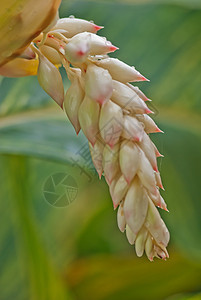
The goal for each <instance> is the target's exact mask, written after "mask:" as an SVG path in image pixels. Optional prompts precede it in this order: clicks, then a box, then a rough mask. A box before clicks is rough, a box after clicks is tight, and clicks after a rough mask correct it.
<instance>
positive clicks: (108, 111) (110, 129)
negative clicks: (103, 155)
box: [99, 100, 123, 148]
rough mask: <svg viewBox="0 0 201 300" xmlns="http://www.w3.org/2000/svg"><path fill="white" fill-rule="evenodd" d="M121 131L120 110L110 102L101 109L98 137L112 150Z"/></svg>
mask: <svg viewBox="0 0 201 300" xmlns="http://www.w3.org/2000/svg"><path fill="white" fill-rule="evenodd" d="M122 129H123V113H122V110H121V108H120V107H119V106H118V105H116V104H115V103H113V102H112V101H111V100H109V101H107V102H106V103H104V104H103V105H102V107H101V112H100V119H99V130H100V135H101V137H102V138H103V140H104V141H105V143H107V144H108V145H110V147H111V148H113V146H114V145H116V144H117V143H118V141H119V138H120V136H121V133H122Z"/></svg>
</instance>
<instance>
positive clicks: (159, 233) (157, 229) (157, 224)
mask: <svg viewBox="0 0 201 300" xmlns="http://www.w3.org/2000/svg"><path fill="white" fill-rule="evenodd" d="M145 226H146V228H147V229H148V230H149V232H150V233H151V235H152V236H153V238H154V240H155V242H156V244H158V245H160V244H162V245H164V246H165V247H166V246H167V244H168V242H169V239H170V234H169V232H168V230H167V227H166V226H165V223H164V222H163V220H162V219H161V217H160V214H159V212H158V210H157V208H156V207H155V206H154V204H153V202H152V201H151V200H150V199H149V206H148V212H147V217H146V223H145Z"/></svg>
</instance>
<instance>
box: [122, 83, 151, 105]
mask: <svg viewBox="0 0 201 300" xmlns="http://www.w3.org/2000/svg"><path fill="white" fill-rule="evenodd" d="M127 86H128V87H129V88H131V89H132V90H133V91H134V92H135V93H136V94H137V95H138V96H139V97H140V98H141V99H142V100H144V101H151V100H150V99H149V98H147V96H146V95H145V94H144V93H143V92H142V91H141V90H140V89H139V87H137V86H133V85H132V84H130V83H127Z"/></svg>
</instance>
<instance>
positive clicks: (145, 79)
mask: <svg viewBox="0 0 201 300" xmlns="http://www.w3.org/2000/svg"><path fill="white" fill-rule="evenodd" d="M138 80H139V81H150V80H149V79H147V78H146V77H144V76H143V75H141V74H140V75H139V78H138Z"/></svg>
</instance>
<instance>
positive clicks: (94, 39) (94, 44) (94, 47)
mask: <svg viewBox="0 0 201 300" xmlns="http://www.w3.org/2000/svg"><path fill="white" fill-rule="evenodd" d="M86 39H87V40H89V42H90V51H89V54H90V55H103V54H107V53H109V52H114V51H115V50H116V47H115V46H113V45H112V43H111V42H110V41H107V40H106V38H104V37H102V36H99V35H96V34H94V33H90V32H82V33H79V34H77V35H75V36H74V37H73V38H72V39H71V42H72V41H74V42H75V41H76V40H79V41H85V40H86Z"/></svg>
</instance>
